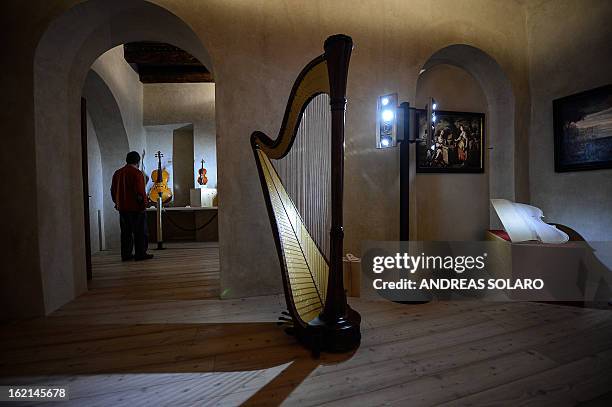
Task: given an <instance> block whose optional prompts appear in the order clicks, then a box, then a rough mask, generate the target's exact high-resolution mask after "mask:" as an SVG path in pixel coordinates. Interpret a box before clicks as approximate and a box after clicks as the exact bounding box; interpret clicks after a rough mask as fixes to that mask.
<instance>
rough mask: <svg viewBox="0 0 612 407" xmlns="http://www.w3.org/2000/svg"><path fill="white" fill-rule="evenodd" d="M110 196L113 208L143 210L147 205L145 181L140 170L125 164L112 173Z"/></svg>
mask: <svg viewBox="0 0 612 407" xmlns="http://www.w3.org/2000/svg"><path fill="white" fill-rule="evenodd" d="M111 196H112V197H113V202H114V203H115V208H116V209H117V210H119V211H121V212H140V211H144V210H145V209H146V207H147V205H148V200H147V194H146V192H145V181H144V175H143V174H142V172H141V171H140V170H139V169H138V168H136V167H134V166H132V165H130V164H127V165H126V166H125V167H123V168H119V169H118V170H117V171H115V174H113V183H112V185H111Z"/></svg>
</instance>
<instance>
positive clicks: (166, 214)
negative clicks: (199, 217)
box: [163, 211, 217, 232]
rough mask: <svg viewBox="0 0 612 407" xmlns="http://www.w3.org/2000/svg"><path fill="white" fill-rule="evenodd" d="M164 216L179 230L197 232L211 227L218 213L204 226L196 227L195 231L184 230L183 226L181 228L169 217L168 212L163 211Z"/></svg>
mask: <svg viewBox="0 0 612 407" xmlns="http://www.w3.org/2000/svg"><path fill="white" fill-rule="evenodd" d="M163 214H164V215H165V216H166V219H168V222H170V223H172V225H173V226H174V227H175V228H177V229H180V230H182V231H183V232H197V231H198V230H202V229H204V228H205V227H206V226H208V225H210V223H211V222H212V221H213V220H215V218H216V217H217V213H215V214H214V215H213V216H212V217H211V218H210V219H209V220H208V221H207V222H206V223H204V224H203V225H202V226H199V227H196V228H195V229H191V228H184V227H182V226H179V225H178V224H177V223H176V222H175V221H174V220H172V217H171V216H170V215H168V211H163Z"/></svg>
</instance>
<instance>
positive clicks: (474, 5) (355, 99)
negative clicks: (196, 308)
mask: <svg viewBox="0 0 612 407" xmlns="http://www.w3.org/2000/svg"><path fill="white" fill-rule="evenodd" d="M74 3H76V2H73V1H69V0H64V1H60V0H52V1H42V0H38V1H31V2H28V3H23V2H17V1H9V2H7V6H6V7H7V8H8V10H7V12H6V13H5V14H4V15H3V19H4V18H5V17H6V16H10V19H8V21H6V22H3V27H5V28H6V29H7V31H8V34H9V36H10V37H11V38H12V41H9V43H10V45H9V49H8V50H7V52H6V54H5V55H12V58H13V59H12V61H11V64H4V66H5V67H7V68H5V69H6V70H7V74H8V77H10V80H9V81H7V80H5V77H4V76H3V79H2V85H3V89H5V90H6V91H5V93H4V95H5V96H4V97H8V98H10V102H11V103H10V104H11V106H10V108H9V109H8V110H6V111H3V112H2V114H3V115H5V114H9V116H8V117H7V118H6V119H7V120H3V123H4V126H6V131H5V134H17V133H19V134H21V137H20V138H19V139H17V138H14V139H11V143H13V144H12V145H10V146H9V147H11V148H12V152H14V153H12V155H13V157H7V158H8V159H7V160H6V161H3V162H7V163H8V164H7V165H8V166H9V167H13V166H14V167H15V168H20V167H21V162H22V161H25V162H30V163H32V162H34V157H35V148H34V146H35V144H34V140H35V136H34V135H35V129H34V127H33V125H32V124H30V125H25V126H23V125H20V126H19V127H18V128H12V127H11V126H13V125H12V124H10V123H11V122H14V120H12V119H11V117H22V118H24V121H25V122H28V119H27V118H28V117H29V118H32V117H33V112H34V100H33V99H32V95H33V94H34V92H33V84H32V74H33V72H32V63H33V60H34V49H35V47H36V44H37V43H38V42H39V39H40V38H41V35H42V33H43V32H44V30H45V28H46V27H47V26H48V24H49V22H50V21H51V20H52V19H53V18H55V17H57V16H58V15H60V14H61V13H62V12H63V11H64V10H66V9H67V8H68V7H69V6H70V5H72V4H74ZM89 3H90V2H87V3H85V5H87V4H89ZM98 3H100V2H98ZM136 3H138V2H134V1H123V2H118V1H108V2H103V8H104V10H102V9H101V10H98V11H96V12H95V13H93V12H91V13H84V14H81V15H79V18H80V21H82V23H83V27H80V26H79V25H78V24H75V25H74V26H73V27H72V28H73V29H75V30H76V29H77V28H79V27H80V28H79V29H81V30H90V32H89V33H88V35H89V36H90V37H88V40H87V41H85V40H84V39H82V38H78V36H73V37H74V38H65V37H63V38H64V39H63V40H62V41H58V42H57V43H58V47H59V46H60V44H61V47H72V49H77V48H76V47H78V46H81V45H82V46H85V45H84V44H86V46H87V49H83V51H79V52H71V53H66V54H65V58H64V59H63V61H65V63H66V64H68V63H70V64H73V65H72V66H71V67H72V68H71V69H73V70H74V72H73V73H74V74H76V77H77V78H78V75H83V77H84V75H85V73H84V72H83V73H81V68H82V67H81V66H80V65H81V64H82V63H83V62H86V61H88V60H90V58H91V55H89V53H91V52H93V50H96V49H98V48H97V47H99V46H100V44H105V43H110V44H113V45H118V43H117V42H116V41H121V39H122V38H121V36H123V40H124V41H125V40H136V39H138V38H135V35H136V34H137V33H139V32H144V33H146V36H147V38H142V37H141V38H140V39H151V40H163V39H162V38H159V34H160V33H162V32H164V33H166V34H165V35H167V36H168V37H172V38H171V40H168V42H171V43H174V44H175V45H178V46H182V47H183V48H185V49H187V50H188V51H190V52H192V53H197V49H196V48H197V45H194V43H193V41H192V39H191V37H190V36H189V34H188V33H185V32H184V31H181V30H182V29H183V28H181V27H179V28H175V29H174V30H172V31H163V30H162V28H163V27H164V26H163V25H162V24H160V23H159V22H158V21H157V20H154V18H152V17H151V16H149V15H145V14H144V13H142V12H141V11H139V10H138V9H137V8H133V6H132V5H134V4H136ZM156 4H159V5H160V6H162V7H164V8H166V9H167V10H169V11H170V12H172V13H174V14H175V15H176V16H178V17H179V18H180V19H182V20H183V21H184V22H185V23H186V24H187V25H188V26H189V27H191V28H192V29H193V31H194V32H195V34H196V35H197V36H198V37H199V39H200V40H201V41H202V43H203V44H204V46H205V48H206V50H207V51H208V54H209V55H210V59H211V61H212V64H211V66H212V67H213V69H214V74H215V78H216V97H215V99H216V100H215V105H216V112H215V116H216V124H217V126H216V127H217V131H216V134H217V148H218V167H219V169H220V171H219V193H220V195H221V197H222V202H221V208H220V212H219V228H220V248H221V270H222V277H221V278H222V285H223V287H224V288H227V289H229V291H228V295H229V296H244V295H257V294H265V293H268V292H275V291H278V289H279V286H280V284H279V278H278V264H277V258H276V256H275V254H274V246H273V240H272V236H271V232H270V226H269V223H268V219H267V217H266V216H265V207H264V202H263V197H262V195H261V191H260V186H259V183H258V180H257V177H256V171H255V165H254V162H253V158H252V153H251V152H250V149H249V143H248V138H249V135H250V133H251V132H252V131H253V130H263V131H265V132H267V133H268V134H270V135H271V136H275V134H276V132H277V131H278V127H279V124H280V121H281V118H282V114H283V109H284V106H285V102H286V99H287V96H288V93H289V90H290V88H291V85H292V82H293V80H294V79H295V77H296V75H297V73H298V72H299V70H300V69H301V68H302V67H303V65H304V64H305V63H306V62H308V61H309V60H310V59H311V58H312V57H314V56H316V55H318V54H320V53H321V52H322V42H323V41H324V39H325V38H326V37H327V36H328V35H331V34H334V33H338V32H343V33H346V34H349V35H351V36H352V37H353V39H354V41H355V44H356V47H355V50H354V53H353V58H352V61H351V70H350V76H349V84H348V85H349V89H348V92H349V95H348V96H349V105H348V113H347V134H346V136H347V140H346V178H345V183H346V189H345V194H346V195H345V196H346V205H345V230H346V249H347V250H350V251H353V252H355V253H359V247H360V242H361V241H362V240H364V239H395V238H397V236H398V177H397V174H398V160H397V151H394V150H387V151H382V152H381V151H375V149H374V136H373V133H374V123H375V100H376V96H378V95H380V94H383V93H386V92H391V91H398V92H399V93H400V95H401V99H402V100H411V101H412V100H414V97H415V94H416V82H417V77H418V73H419V70H420V68H421V67H422V66H423V64H424V63H425V61H426V60H427V59H428V58H429V56H430V55H432V54H433V53H434V52H435V51H436V50H438V49H440V48H443V47H445V46H448V45H450V44H457V43H464V44H470V45H473V46H475V47H477V48H479V49H481V50H483V51H484V52H486V53H488V54H489V55H491V56H492V57H493V58H494V59H495V60H496V61H497V62H498V63H499V65H500V66H501V67H502V69H503V71H504V72H505V73H506V75H507V76H508V78H509V79H510V81H511V83H512V88H513V91H514V94H515V97H516V110H517V112H516V113H517V117H518V118H519V119H518V122H517V130H516V131H517V138H518V141H519V143H518V148H517V151H516V155H517V160H518V162H519V163H520V165H517V168H518V170H517V171H518V172H519V173H518V180H517V188H518V189H519V196H520V194H521V193H522V194H524V195H525V194H528V188H527V178H526V175H527V174H526V173H524V174H523V173H520V171H526V169H527V168H528V154H527V151H526V146H527V145H528V144H527V118H528V115H527V114H526V113H527V112H528V109H529V97H528V81H527V58H526V57H527V55H526V43H527V39H526V34H525V13H524V9H523V6H522V5H521V3H519V2H515V1H507V2H491V1H487V0H464V1H453V0H441V1H436V2H431V1H429V0H415V1H410V2H407V1H405V0H389V1H385V2H374V1H372V2H359V3H356V2H354V1H349V0H343V1H333V2H329V1H322V0H321V1H310V2H295V1H288V0H265V1H264V0H258V1H257V0H256V1H252V0H249V1H247V0H242V1H226V0H223V1H222V0H211V1H207V2H206V3H203V2H201V1H196V0H183V1H173V0H167V1H156ZM128 6H129V7H132V8H131V9H129V7H128ZM134 7H135V6H134ZM114 10H117V11H114ZM111 12H112V13H115V14H113V15H112V16H110V17H109V16H108V13H111ZM105 13H106V14H105ZM96 15H101V16H103V18H104V19H106V18H110V23H109V25H108V26H104V28H100V29H99V30H102V31H101V32H97V31H95V30H96V29H97V27H96V26H95V25H92V23H91V21H95V16H96ZM160 18H161V17H160ZM164 18H165V17H164ZM134 19H141V20H139V23H138V24H134V21H135V20H134ZM168 19H170V17H168ZM164 21H166V20H164ZM15 22H17V23H15ZM105 24H106V23H105ZM147 24H150V25H151V27H149V26H148V25H147ZM111 27H112V28H111ZM79 32H80V31H79ZM181 42H182V43H181ZM108 48H110V46H109V47H108ZM108 48H107V49H108ZM88 50H89V51H88ZM200 54H201V55H204V54H203V53H200ZM59 55H60V56H61V55H64V54H59ZM98 55H99V54H98ZM98 55H96V56H98ZM46 57H49V58H51V57H52V55H51V54H46V55H45V58H46ZM93 59H95V57H94V58H93ZM93 59H91V61H92V62H93ZM201 59H202V60H203V62H205V63H206V62H208V61H205V60H206V59H207V56H206V55H204V56H203V57H201ZM58 64H61V63H60V62H58ZM61 80H62V81H68V80H69V76H66V77H61ZM17 84H18V85H17ZM4 85H6V86H4ZM7 95H11V96H7ZM37 95H38V96H37V97H50V96H49V95H40V94H37ZM71 97H72V93H68V95H67V96H66V98H67V99H66V100H67V101H66V102H65V101H63V99H61V100H60V101H59V102H60V103H61V104H62V105H64V104H66V105H68V104H69V103H76V102H73V101H72V99H70V98H71ZM70 106H72V105H70ZM50 120H51V122H52V123H54V126H55V124H57V123H56V122H57V121H58V120H64V119H63V118H59V117H56V118H55V119H53V118H50ZM29 121H32V120H29ZM30 126H31V127H30ZM55 127H57V126H55ZM55 127H54V128H55ZM57 128H58V129H59V127H57ZM65 128H66V129H67V131H72V130H74V129H75V128H78V127H77V126H76V125H75V119H74V118H72V119H70V123H69V124H68V125H66V126H65ZM70 129H72V130H70ZM37 134H38V133H37ZM77 147H78V146H77V145H73V144H69V145H67V146H66V147H65V148H64V149H65V151H64V155H65V156H67V157H69V156H72V155H75V154H77V153H78V148H77ZM53 148H55V147H53V144H52V142H51V140H50V139H47V140H39V144H38V150H39V151H43V150H47V149H53ZM15 157H18V158H19V159H18V160H16V159H15ZM3 158H4V157H3ZM78 161H79V160H78V159H76V160H74V162H73V161H69V162H66V163H64V164H62V165H61V166H58V167H57V171H58V172H57V174H63V173H66V174H73V175H74V174H78V171H79V163H78ZM38 163H40V161H38ZM69 163H71V164H69ZM42 169H44V168H42V167H40V168H38V170H37V171H38V172H40V171H41V170H42ZM33 178H36V177H35V176H34V172H33V169H30V170H26V171H21V172H20V173H19V175H18V176H16V178H14V179H13V180H11V185H9V186H10V187H15V191H16V192H17V193H16V196H31V197H32V199H33V202H35V203H36V204H34V203H30V202H26V203H23V202H16V201H15V202H13V201H11V202H9V203H8V206H9V208H10V209H12V211H13V212H17V211H19V212H20V213H22V214H24V215H22V216H21V217H19V216H18V217H16V218H15V219H14V220H11V221H10V224H9V225H8V226H7V230H8V231H9V232H10V233H14V234H15V236H16V238H15V239H14V240H15V241H16V243H13V244H12V246H10V247H9V248H10V249H11V250H12V252H13V253H14V255H11V257H10V259H9V264H12V265H13V266H14V267H16V268H18V269H19V270H22V271H23V273H22V274H19V276H20V277H19V281H18V285H20V287H24V289H26V290H28V293H29V297H30V298H36V296H37V295H39V294H40V288H37V287H40V286H37V285H36V284H39V282H37V281H36V280H37V279H39V278H40V277H39V274H40V273H39V271H38V270H41V269H48V270H49V273H51V274H50V275H51V276H53V275H55V274H54V273H56V271H57V272H58V273H59V270H60V269H65V270H69V271H68V272H66V276H67V277H66V276H62V278H65V277H66V278H68V279H70V276H71V274H70V273H72V275H73V276H74V278H75V279H76V278H77V277H76V276H77V274H78V273H82V270H81V269H82V265H83V261H82V257H81V256H82V248H81V247H80V246H82V244H79V243H78V240H77V237H78V235H79V233H80V232H79V229H80V228H82V220H81V221H79V220H78V212H79V209H81V210H82V208H80V207H79V204H78V201H79V199H78V198H79V196H78V193H77V192H73V193H71V194H70V195H68V196H66V197H65V198H62V200H59V201H58V202H57V205H55V204H54V205H53V206H52V207H45V208H43V207H42V206H41V205H42V204H41V203H39V201H38V200H37V199H36V198H37V193H38V190H37V188H36V187H35V186H34V185H33V184H31V180H32V179H33ZM28 181H29V182H30V183H28ZM19 182H21V184H19ZM74 183H75V186H74V188H72V190H74V191H78V190H79V188H78V185H77V184H78V182H77V181H76V180H75V181H74ZM37 185H40V184H37ZM53 185H54V186H57V187H58V188H71V187H70V185H64V184H62V182H60V181H59V179H58V180H55V181H54V184H53ZM62 185H64V186H62ZM525 190H527V192H526V193H525ZM43 193H45V194H47V191H44V192H43ZM47 196H48V194H47ZM356 197H359V199H355V198H356ZM40 202H42V201H40ZM28 205H30V206H31V207H28ZM32 205H36V206H37V207H38V208H39V211H38V214H37V215H33V214H34V213H37V211H35V210H34V211H33V210H32V209H33V208H35V206H32ZM81 205H82V204H81ZM374 207H375V208H376V209H377V210H372V208H374ZM41 208H42V209H41ZM67 209H68V213H74V214H75V215H74V216H70V217H67V216H65V215H62V213H63V212H62V211H64V212H65V211H66V210H67ZM35 216H39V217H41V219H40V220H41V221H42V226H40V228H38V230H37V225H41V222H37V220H36V218H35ZM33 217H34V218H33ZM19 220H21V221H23V223H19ZM66 222H69V224H68V225H67V226H65V227H63V228H64V229H65V230H63V229H61V230H63V233H64V234H65V235H66V236H73V237H74V238H73V239H72V240H73V241H74V243H73V244H70V245H69V246H70V247H69V250H66V251H65V252H64V253H61V254H59V253H57V250H61V248H60V247H59V246H57V247H56V246H53V245H50V246H49V247H48V248H46V249H42V250H38V244H39V242H41V241H42V239H44V238H45V236H52V235H54V233H56V232H54V231H53V227H56V229H57V226H62V225H66ZM24 225H25V227H24ZM59 231H60V229H58V230H57V232H58V233H59ZM37 232H40V234H39V233H37ZM26 247H27V248H28V250H29V251H32V250H33V251H34V253H36V252H38V253H41V256H43V255H44V257H45V258H49V259H50V260H49V261H43V262H42V263H38V262H37V259H36V256H29V257H28V256H25V255H24V254H23V253H24V249H25V248H26ZM32 248H33V249H32ZM41 264H42V265H41ZM45 273H46V272H45ZM3 274H4V275H9V273H6V272H5V273H3ZM10 275H12V276H15V275H18V274H17V273H13V274H10ZM3 278H4V276H3ZM29 280H35V281H34V286H31V287H30V286H28V284H26V283H27V282H28V281H29ZM69 283H70V284H67V285H66V288H65V289H64V290H63V291H62V294H61V296H59V297H58V298H61V299H62V301H66V300H68V299H69V298H70V293H71V292H72V293H73V294H72V295H76V294H77V293H79V292H81V291H82V290H83V286H82V282H80V283H78V284H76V285H72V283H71V282H70V281H69ZM11 298H13V299H14V296H11ZM8 301H9V302H11V303H14V301H12V300H11V299H9V300H8ZM38 309H40V307H39V308H38Z"/></svg>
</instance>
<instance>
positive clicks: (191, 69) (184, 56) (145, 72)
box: [123, 42, 214, 83]
mask: <svg viewBox="0 0 612 407" xmlns="http://www.w3.org/2000/svg"><path fill="white" fill-rule="evenodd" d="M123 56H124V58H125V60H126V61H127V63H128V64H130V66H131V67H132V68H133V69H134V70H135V71H136V73H138V75H139V76H140V81H141V82H142V83H196V82H214V79H213V76H212V73H211V72H210V71H209V70H208V69H206V67H205V66H204V65H202V63H201V62H200V61H198V60H197V59H196V58H195V57H194V56H193V55H191V54H190V53H188V52H186V51H183V50H182V49H180V48H177V47H175V46H173V45H170V44H165V43H162V42H130V43H127V44H125V45H124V46H123Z"/></svg>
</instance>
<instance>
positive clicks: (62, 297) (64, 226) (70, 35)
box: [34, 0, 214, 313]
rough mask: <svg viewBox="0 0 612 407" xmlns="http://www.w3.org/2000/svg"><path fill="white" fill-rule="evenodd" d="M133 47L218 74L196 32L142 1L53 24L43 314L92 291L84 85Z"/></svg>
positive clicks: (111, 0) (40, 135) (106, 1)
mask: <svg viewBox="0 0 612 407" xmlns="http://www.w3.org/2000/svg"><path fill="white" fill-rule="evenodd" d="M133 41H160V42H166V43H170V44H173V45H175V46H177V47H180V48H182V49H184V50H186V51H188V52H189V53H191V54H192V55H193V56H195V57H196V58H198V59H199V60H200V61H201V62H202V63H203V64H204V65H206V66H207V67H208V68H209V70H211V72H214V67H213V64H212V61H211V58H210V56H209V54H208V52H207V51H206V49H205V48H204V46H203V45H202V43H201V41H200V40H199V38H198V37H197V35H196V34H195V33H194V32H193V31H192V30H191V28H190V27H189V26H188V25H187V24H186V23H185V22H183V21H182V20H181V19H179V18H178V17H177V16H175V15H174V14H172V13H170V12H169V11H167V10H166V9H164V8H162V7H159V6H157V5H154V4H152V3H149V2H147V1H143V0H90V1H87V2H84V3H80V4H78V5H76V6H74V7H72V8H71V9H69V10H68V11H66V12H65V13H64V14H62V15H61V16H60V17H58V18H57V19H56V20H54V21H53V22H52V23H51V24H50V25H49V27H48V28H47V30H46V31H45V33H44V34H43V36H42V37H41V40H40V41H39V43H38V46H37V48H36V53H35V56H34V109H35V110H34V113H35V144H36V188H37V190H38V191H39V195H38V196H41V197H45V199H44V200H42V199H41V200H39V201H38V202H37V216H38V241H39V252H40V260H39V264H40V277H41V280H42V290H43V297H44V304H43V307H42V308H43V309H44V311H45V313H49V312H51V311H53V310H55V309H57V308H58V307H60V306H61V305H63V304H65V303H66V302H68V301H70V300H72V299H73V298H75V297H76V296H77V295H79V294H80V293H82V292H84V291H85V290H86V289H87V285H86V275H85V247H84V239H83V230H84V229H83V228H84V225H83V216H82V213H83V200H82V196H81V194H82V178H81V176H80V174H81V173H80V171H81V150H80V148H81V147H80V136H79V126H80V114H79V109H80V107H79V106H80V97H81V91H82V88H83V84H84V83H85V79H86V76H87V73H88V72H89V69H90V67H91V65H92V63H93V62H94V61H95V60H96V58H98V57H99V56H100V55H102V54H103V53H104V52H106V51H107V50H109V49H111V48H113V47H115V46H117V45H120V44H123V43H126V42H133ZM56 191H62V192H63V193H61V194H58V193H57V192H56ZM41 301H43V299H41Z"/></svg>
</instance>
